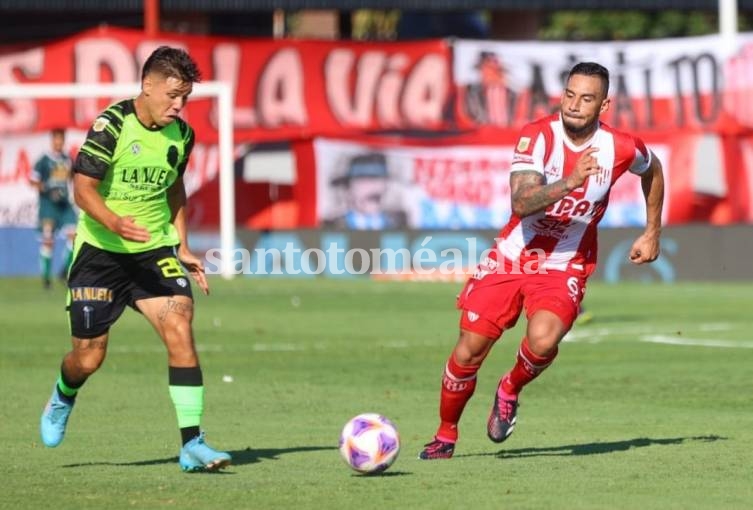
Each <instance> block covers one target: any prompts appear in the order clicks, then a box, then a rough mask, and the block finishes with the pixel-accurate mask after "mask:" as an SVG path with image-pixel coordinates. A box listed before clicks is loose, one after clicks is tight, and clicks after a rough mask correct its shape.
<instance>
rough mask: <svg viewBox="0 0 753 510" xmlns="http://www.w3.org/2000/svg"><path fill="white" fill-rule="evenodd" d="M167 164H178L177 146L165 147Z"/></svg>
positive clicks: (173, 165) (172, 165)
mask: <svg viewBox="0 0 753 510" xmlns="http://www.w3.org/2000/svg"><path fill="white" fill-rule="evenodd" d="M167 164H168V165H170V166H171V167H173V168H175V166H176V165H177V164H178V148H177V147H176V146H175V145H171V146H170V148H169V149H167Z"/></svg>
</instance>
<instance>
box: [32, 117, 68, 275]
mask: <svg viewBox="0 0 753 510" xmlns="http://www.w3.org/2000/svg"><path fill="white" fill-rule="evenodd" d="M50 141H51V147H50V151H49V152H46V153H44V154H43V155H42V157H41V158H39V160H37V162H36V163H35V164H34V170H33V171H32V173H31V178H30V181H31V184H32V185H33V186H34V187H35V188H37V190H38V191H39V230H40V232H41V237H42V239H41V243H40V246H39V263H40V264H39V265H40V267H41V269H42V284H43V285H44V288H45V289H49V288H50V287H51V286H52V251H53V248H54V245H55V233H56V232H58V231H62V232H63V233H64V234H65V237H66V244H65V254H64V256H63V259H64V261H65V262H64V264H63V269H62V271H61V273H60V276H61V278H64V277H65V275H66V273H67V271H68V266H69V265H70V262H71V256H72V254H73V252H72V249H73V233H74V230H75V227H76V212H75V211H74V210H73V205H72V204H71V202H70V198H69V196H68V185H69V184H70V180H71V166H72V165H71V163H72V161H71V157H70V156H69V155H68V154H66V153H65V130H64V129H62V128H55V129H53V130H52V131H51V132H50Z"/></svg>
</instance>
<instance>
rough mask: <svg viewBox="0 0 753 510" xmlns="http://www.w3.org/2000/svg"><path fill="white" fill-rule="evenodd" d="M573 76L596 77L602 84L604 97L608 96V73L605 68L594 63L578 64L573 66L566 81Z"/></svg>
mask: <svg viewBox="0 0 753 510" xmlns="http://www.w3.org/2000/svg"><path fill="white" fill-rule="evenodd" d="M574 74H582V75H585V76H598V77H599V78H601V82H602V83H603V84H604V97H606V96H607V94H609V71H608V70H607V68H606V67H604V66H603V65H601V64H597V63H596V62H580V63H578V64H575V65H574V66H573V68H572V69H570V73H569V74H568V75H567V79H568V81H570V78H571V77H572V76H573V75H574Z"/></svg>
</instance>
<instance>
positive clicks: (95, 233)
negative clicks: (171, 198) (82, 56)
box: [73, 99, 194, 253]
mask: <svg viewBox="0 0 753 510" xmlns="http://www.w3.org/2000/svg"><path fill="white" fill-rule="evenodd" d="M193 143H194V133H193V129H191V127H190V126H189V125H188V124H186V123H185V122H184V121H183V120H182V119H176V120H175V121H174V122H171V123H170V124H168V125H167V126H164V127H162V128H155V129H150V128H147V127H145V126H144V125H143V124H141V122H140V121H139V119H138V118H137V117H136V111H135V108H134V104H133V99H128V100H125V101H121V102H119V103H116V104H114V105H112V106H110V107H109V108H107V109H106V110H105V111H104V112H102V113H101V114H100V116H99V117H97V119H96V120H95V121H94V124H93V125H92V127H91V129H89V133H88V134H87V135H86V141H85V142H84V143H83V145H82V146H81V149H80V152H79V154H78V157H77V158H76V162H75V164H74V166H73V171H74V172H77V173H81V174H84V175H88V176H90V177H94V178H96V179H100V181H101V182H100V184H99V193H100V194H101V195H102V197H103V199H104V201H105V205H107V207H108V208H110V209H111V210H112V211H113V212H114V213H115V214H117V215H119V216H133V218H134V219H135V222H136V223H137V224H138V225H140V226H143V227H145V228H147V229H148V230H149V233H150V234H151V239H150V240H149V241H147V242H145V243H139V242H134V241H128V240H125V239H123V238H122V237H120V236H119V235H117V234H115V233H114V232H112V231H110V230H108V229H107V228H105V226H104V225H102V224H101V223H99V222H98V221H97V220H95V219H94V218H92V217H91V216H89V215H88V214H86V213H85V212H83V211H82V212H81V216H80V218H79V222H78V229H77V231H76V245H77V246H81V244H82V243H87V244H90V245H92V246H96V247H97V248H101V249H103V250H108V251H113V252H118V253H138V252H143V251H147V250H151V249H154V248H158V247H160V246H175V245H177V244H178V243H179V239H178V233H177V231H176V230H175V227H174V226H173V225H172V223H171V221H170V220H171V211H170V206H169V204H168V201H167V190H168V188H170V186H172V184H173V183H174V182H175V180H176V179H178V177H180V176H182V175H183V172H184V171H185V169H186V164H187V162H188V157H189V155H190V154H191V149H192V148H193Z"/></svg>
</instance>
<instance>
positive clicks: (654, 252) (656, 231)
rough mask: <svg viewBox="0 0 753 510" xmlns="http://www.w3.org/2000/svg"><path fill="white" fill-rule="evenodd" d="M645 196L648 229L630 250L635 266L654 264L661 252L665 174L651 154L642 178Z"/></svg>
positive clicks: (657, 159)
mask: <svg viewBox="0 0 753 510" xmlns="http://www.w3.org/2000/svg"><path fill="white" fill-rule="evenodd" d="M641 187H642V188H643V196H644V198H645V199H646V229H645V230H644V232H643V234H641V236H640V237H638V239H636V240H635V242H634V243H633V246H632V247H631V249H630V261H631V262H633V263H634V264H644V263H646V262H653V261H654V260H656V259H657V258H658V257H659V252H660V251H661V248H660V244H659V237H660V236H661V212H662V208H663V207H664V174H663V173H662V166H661V162H660V161H659V158H657V157H656V155H655V154H653V153H652V154H651V166H650V167H649V169H648V170H647V171H646V172H645V173H644V174H643V176H642V177H641Z"/></svg>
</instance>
